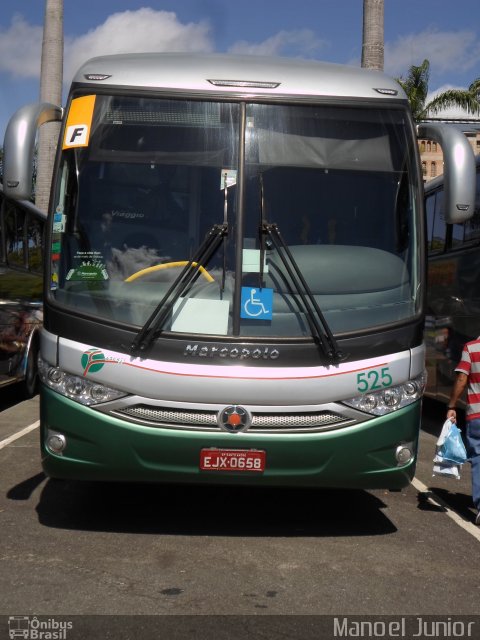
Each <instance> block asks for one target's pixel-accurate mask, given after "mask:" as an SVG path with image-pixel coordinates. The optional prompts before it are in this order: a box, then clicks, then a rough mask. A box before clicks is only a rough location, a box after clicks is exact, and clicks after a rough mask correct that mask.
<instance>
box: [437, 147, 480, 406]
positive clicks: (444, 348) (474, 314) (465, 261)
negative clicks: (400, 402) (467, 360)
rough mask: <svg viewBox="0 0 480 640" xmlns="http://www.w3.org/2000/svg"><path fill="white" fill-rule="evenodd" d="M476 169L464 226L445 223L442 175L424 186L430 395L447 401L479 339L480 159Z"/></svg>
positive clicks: (477, 158)
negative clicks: (466, 349) (466, 350)
mask: <svg viewBox="0 0 480 640" xmlns="http://www.w3.org/2000/svg"><path fill="white" fill-rule="evenodd" d="M476 167H477V171H476V201H475V209H474V214H473V216H472V217H471V218H470V219H468V220H466V221H465V222H459V223H454V224H451V223H448V222H447V220H446V218H445V182H444V176H443V175H442V176H439V177H438V178H435V179H434V180H431V181H430V182H428V183H427V184H426V186H425V212H426V216H427V247H428V297H427V310H426V323H425V329H426V333H425V342H426V348H427V371H428V384H427V387H426V395H427V396H429V397H431V398H434V399H437V400H440V401H444V402H448V400H449V398H450V393H451V390H452V384H453V381H454V370H455V367H456V365H457V364H458V362H459V360H460V357H461V354H462V349H463V345H464V344H465V343H466V342H468V341H470V340H473V339H475V338H478V336H479V335H480V287H479V282H480V280H479V278H480V252H479V247H480V156H477V157H476ZM461 402H463V401H461Z"/></svg>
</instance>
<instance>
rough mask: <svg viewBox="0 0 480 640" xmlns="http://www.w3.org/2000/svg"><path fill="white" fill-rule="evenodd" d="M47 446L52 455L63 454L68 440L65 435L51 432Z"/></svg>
mask: <svg viewBox="0 0 480 640" xmlns="http://www.w3.org/2000/svg"><path fill="white" fill-rule="evenodd" d="M46 444H47V447H48V449H50V451H51V452H52V453H56V454H61V453H63V451H64V450H65V447H66V446H67V439H66V438H65V436H64V435H63V433H54V432H53V431H49V432H48V435H47V442H46Z"/></svg>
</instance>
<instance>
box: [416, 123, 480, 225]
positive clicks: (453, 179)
mask: <svg viewBox="0 0 480 640" xmlns="http://www.w3.org/2000/svg"><path fill="white" fill-rule="evenodd" d="M417 135H418V137H419V138H426V139H427V140H433V141H435V142H438V143H439V145H440V146H441V148H442V151H443V161H444V189H445V196H444V197H445V201H444V212H445V222H446V223H447V224H456V223H460V222H465V220H468V219H469V218H471V217H472V216H473V213H474V211H475V190H476V167H475V156H474V154H473V150H472V147H471V146H470V143H469V142H468V140H467V137H466V136H465V134H464V133H462V132H461V131H460V130H459V129H456V128H455V127H452V125H448V124H436V123H435V124H433V123H422V124H418V125H417Z"/></svg>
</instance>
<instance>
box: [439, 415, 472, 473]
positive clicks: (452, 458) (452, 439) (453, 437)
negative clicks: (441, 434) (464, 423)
mask: <svg viewBox="0 0 480 640" xmlns="http://www.w3.org/2000/svg"><path fill="white" fill-rule="evenodd" d="M439 454H440V455H441V456H442V458H443V459H444V460H447V461H448V462H454V463H455V464H463V463H464V462H466V461H467V452H466V450H465V445H464V444H463V440H462V432H461V431H460V429H459V428H458V427H457V425H456V424H455V423H453V422H452V424H451V426H450V429H449V431H448V433H447V435H446V437H445V441H444V443H443V445H442V446H441V447H440V451H439Z"/></svg>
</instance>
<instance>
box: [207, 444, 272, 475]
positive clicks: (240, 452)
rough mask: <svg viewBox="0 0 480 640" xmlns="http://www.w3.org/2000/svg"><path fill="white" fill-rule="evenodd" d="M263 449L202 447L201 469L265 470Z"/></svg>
mask: <svg viewBox="0 0 480 640" xmlns="http://www.w3.org/2000/svg"><path fill="white" fill-rule="evenodd" d="M265 458H266V456H265V451H257V450H255V449H202V450H201V451H200V469H201V470H202V471H254V472H257V473H258V472H260V473H261V472H263V471H265Z"/></svg>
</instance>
